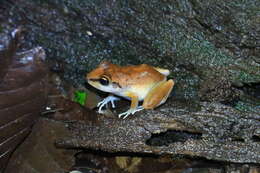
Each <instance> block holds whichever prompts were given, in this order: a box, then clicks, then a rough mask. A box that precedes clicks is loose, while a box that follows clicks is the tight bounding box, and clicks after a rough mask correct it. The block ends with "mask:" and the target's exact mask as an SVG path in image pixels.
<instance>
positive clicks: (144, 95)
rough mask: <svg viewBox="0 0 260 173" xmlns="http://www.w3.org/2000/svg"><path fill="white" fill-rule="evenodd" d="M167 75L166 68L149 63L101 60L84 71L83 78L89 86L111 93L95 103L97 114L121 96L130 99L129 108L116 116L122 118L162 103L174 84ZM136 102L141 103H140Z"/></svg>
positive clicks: (113, 104) (168, 72)
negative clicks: (131, 63) (87, 70)
mask: <svg viewBox="0 0 260 173" xmlns="http://www.w3.org/2000/svg"><path fill="white" fill-rule="evenodd" d="M169 74H170V71H169V70H168V69H164V68H159V67H154V66H150V65H148V64H140V65H127V66H120V65H116V64H112V63H110V62H109V61H102V62H101V63H100V64H99V65H98V66H97V67H96V68H95V69H93V70H92V71H90V72H89V73H87V74H86V80H87V82H88V83H89V84H90V85H91V86H92V87H94V88H96V89H98V90H101V91H103V92H107V93H110V94H109V96H108V97H106V98H105V99H103V100H102V101H101V102H99V103H98V104H97V107H98V113H102V112H103V111H102V108H103V107H104V106H105V105H107V104H108V103H111V105H112V108H115V101H117V100H120V97H123V98H125V99H128V100H130V101H131V105H130V109H128V110H127V111H126V112H123V113H120V114H119V115H118V117H119V118H121V117H123V119H124V118H126V117H128V116H129V115H133V114H135V113H136V112H138V111H141V110H143V109H154V108H156V107H158V106H160V105H162V104H164V103H165V102H166V100H167V98H168V97H169V95H170V93H171V91H172V89H173V86H174V81H173V80H172V79H169V80H167V76H168V75H169ZM118 96H119V97H118ZM139 102H142V105H140V106H139Z"/></svg>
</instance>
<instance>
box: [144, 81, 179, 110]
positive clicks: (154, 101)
mask: <svg viewBox="0 0 260 173" xmlns="http://www.w3.org/2000/svg"><path fill="white" fill-rule="evenodd" d="M173 85H174V82H173V80H171V79H170V80H168V81H163V82H160V83H158V84H157V85H156V86H154V87H153V88H152V89H151V90H150V91H149V93H148V94H147V96H146V97H145V98H144V102H143V108H144V109H153V108H155V107H157V106H160V105H161V104H163V103H165V101H166V100H167V98H168V97H169V94H170V93H171V91H172V88H173Z"/></svg>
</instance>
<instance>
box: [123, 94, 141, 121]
mask: <svg viewBox="0 0 260 173" xmlns="http://www.w3.org/2000/svg"><path fill="white" fill-rule="evenodd" d="M125 95H126V96H127V97H129V98H130V99H131V106H130V109H129V110H128V111H126V112H123V113H121V114H119V115H118V117H119V118H121V117H122V116H124V118H123V119H125V118H126V117H128V115H130V114H134V113H135V112H137V111H140V110H143V107H142V106H140V107H138V96H137V95H136V94H134V93H132V92H127V93H126V94H125Z"/></svg>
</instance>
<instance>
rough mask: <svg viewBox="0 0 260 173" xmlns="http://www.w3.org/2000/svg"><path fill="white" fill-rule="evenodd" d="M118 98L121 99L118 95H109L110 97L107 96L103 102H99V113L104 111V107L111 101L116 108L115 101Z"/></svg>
mask: <svg viewBox="0 0 260 173" xmlns="http://www.w3.org/2000/svg"><path fill="white" fill-rule="evenodd" d="M116 100H120V99H119V98H118V97H115V96H113V95H109V96H108V97H106V98H105V99H104V100H102V101H101V102H99V103H98V104H97V107H98V113H102V108H103V107H104V106H105V105H107V104H108V103H109V102H111V104H112V108H115V103H114V101H116Z"/></svg>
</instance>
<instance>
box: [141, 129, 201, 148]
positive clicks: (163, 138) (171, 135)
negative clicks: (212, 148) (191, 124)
mask: <svg viewBox="0 0 260 173" xmlns="http://www.w3.org/2000/svg"><path fill="white" fill-rule="evenodd" d="M201 136H202V134H201V133H191V132H185V131H177V130H167V131H166V132H162V133H158V134H152V136H151V138H150V139H148V140H147V141H146V144H147V145H151V146H163V145H165V146H167V145H169V144H171V143H175V142H185V141H187V140H189V139H201Z"/></svg>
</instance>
